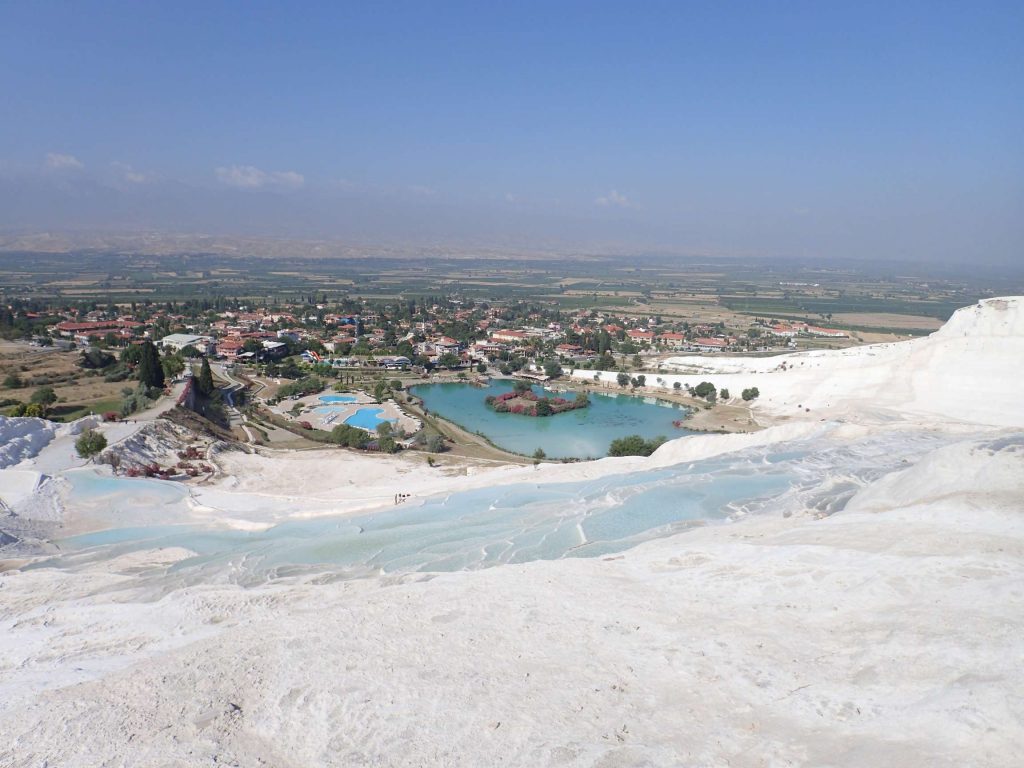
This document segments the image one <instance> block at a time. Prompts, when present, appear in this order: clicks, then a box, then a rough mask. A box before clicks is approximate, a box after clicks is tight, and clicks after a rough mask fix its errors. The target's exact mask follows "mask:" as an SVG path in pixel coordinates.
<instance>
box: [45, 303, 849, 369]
mask: <svg viewBox="0 0 1024 768" xmlns="http://www.w3.org/2000/svg"><path fill="white" fill-rule="evenodd" d="M460 305H461V302H459V301H458V300H454V299H453V300H448V301H447V302H446V305H445V306H443V307H442V306H437V305H434V306H432V307H429V308H428V307H423V306H422V305H421V306H420V307H419V308H418V311H417V312H416V313H415V314H413V313H411V312H409V313H405V314H404V315H399V314H398V313H393V312H392V311H391V310H392V308H390V307H382V308H381V309H380V310H377V309H376V308H373V307H371V305H368V304H367V305H366V306H365V307H364V308H363V310H362V311H360V313H359V314H339V313H334V312H331V311H329V308H328V307H325V306H319V305H318V306H309V305H303V306H301V307H298V308H295V307H293V308H291V310H290V311H271V310H268V309H256V310H236V311H224V312H220V313H218V314H217V315H216V318H215V319H213V320H211V319H209V316H207V317H205V318H203V319H199V318H197V317H191V318H190V317H186V316H184V315H178V314H174V313H173V312H172V311H171V309H170V307H168V309H167V310H166V311H165V310H162V309H161V310H157V311H156V312H154V313H152V314H149V315H145V316H144V317H145V318H146V322H143V321H142V320H140V319H137V318H136V317H131V316H120V317H117V318H114V319H111V318H110V317H108V316H104V313H101V312H94V313H89V314H87V315H86V316H85V317H84V318H75V319H72V318H71V317H69V316H65V317H66V319H63V320H62V321H60V322H58V323H57V324H55V325H53V326H51V328H50V332H51V334H52V335H53V336H55V337H62V338H64V339H70V340H73V341H74V342H76V343H79V344H82V345H86V344H89V343H94V342H95V341H96V339H103V340H105V341H106V342H108V343H110V344H112V345H124V344H127V343H131V342H133V341H138V340H140V339H142V338H147V337H152V338H154V339H156V343H157V344H158V345H159V346H161V347H163V348H164V349H168V350H173V351H183V350H188V349H189V348H191V349H192V350H194V351H195V353H198V354H203V355H209V356H213V357H218V358H221V359H224V360H227V361H236V360H238V361H245V360H251V361H252V360H258V361H263V362H270V361H274V360H277V359H280V358H283V357H286V356H288V355H289V354H292V353H301V355H302V358H303V359H304V360H305V361H306V362H308V363H315V364H327V365H330V366H332V367H336V368H345V367H357V366H364V365H366V364H367V361H368V360H372V364H373V365H376V366H379V367H382V368H386V369H394V370H397V369H403V368H409V367H412V366H415V365H424V366H426V365H443V366H446V367H463V366H469V365H474V364H477V363H480V362H484V361H487V360H495V359H496V358H501V359H508V358H509V357H510V356H514V357H527V358H528V357H533V358H537V359H541V358H550V357H552V356H554V357H556V358H560V359H562V360H563V361H571V362H573V363H575V364H586V363H588V362H589V361H594V360H596V359H597V358H598V357H599V356H600V354H601V353H603V352H607V351H615V352H620V353H627V354H640V353H647V352H698V353H714V352H725V351H755V350H763V349H768V348H769V347H770V346H771V345H773V344H778V343H779V341H778V340H786V343H788V344H789V345H792V344H793V343H795V342H794V341H793V339H794V338H795V337H797V336H800V335H806V336H816V337H824V338H845V337H846V336H847V334H846V333H845V332H844V331H841V330H836V329H832V328H820V327H816V326H812V325H809V324H807V323H803V322H788V323H783V322H774V321H770V320H759V321H757V323H756V324H755V325H754V326H752V328H751V329H748V330H747V331H744V332H737V333H735V334H733V333H729V332H728V331H727V330H726V328H725V327H724V326H723V325H721V324H717V325H711V324H702V323H696V324H691V323H679V322H676V323H662V322H661V320H660V318H655V317H616V316H613V315H609V314H606V313H599V312H594V311H589V310H580V311H578V312H576V313H574V314H571V315H567V314H562V313H557V312H553V311H549V312H542V311H538V310H529V311H519V312H514V311H511V310H510V309H509V308H508V307H507V306H501V305H482V306H472V305H471V306H470V307H464V306H460ZM389 315H390V316H389ZM158 327H159V328H160V329H162V330H163V332H164V333H163V334H161V333H159V332H157V328H158ZM455 328H457V329H459V331H458V333H457V334H453V329H455ZM168 330H173V331H174V332H172V333H167V332H166V331H168ZM449 334H452V335H449ZM454 335H458V336H459V338H454ZM773 339H774V340H775V341H773ZM353 350H355V351H353Z"/></svg>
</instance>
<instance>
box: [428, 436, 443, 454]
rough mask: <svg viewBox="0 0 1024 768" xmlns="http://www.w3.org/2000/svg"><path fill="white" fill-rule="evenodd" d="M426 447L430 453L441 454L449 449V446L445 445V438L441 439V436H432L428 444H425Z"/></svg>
mask: <svg viewBox="0 0 1024 768" xmlns="http://www.w3.org/2000/svg"><path fill="white" fill-rule="evenodd" d="M424 447H426V449H427V450H428V451H429V452H430V453H441V452H442V451H445V450H447V448H448V446H447V445H445V442H444V438H443V437H441V435H431V436H430V437H428V438H427V440H426V442H425V443H424Z"/></svg>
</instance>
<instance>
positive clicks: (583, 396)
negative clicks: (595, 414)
mask: <svg viewBox="0 0 1024 768" xmlns="http://www.w3.org/2000/svg"><path fill="white" fill-rule="evenodd" d="M588 405H590V395H588V394H587V393H586V392H577V393H576V407H577V408H586V407H587V406H588Z"/></svg>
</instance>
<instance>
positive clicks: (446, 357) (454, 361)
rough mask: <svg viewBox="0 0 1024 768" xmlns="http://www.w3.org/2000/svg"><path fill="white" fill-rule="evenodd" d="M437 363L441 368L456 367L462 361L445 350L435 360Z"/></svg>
mask: <svg viewBox="0 0 1024 768" xmlns="http://www.w3.org/2000/svg"><path fill="white" fill-rule="evenodd" d="M437 364H438V365H439V366H441V367H442V368H458V367H459V366H460V365H461V364H462V361H461V360H460V359H459V358H458V356H456V355H453V354H452V353H451V352H445V353H444V354H443V355H441V358H440V359H439V360H438V361H437Z"/></svg>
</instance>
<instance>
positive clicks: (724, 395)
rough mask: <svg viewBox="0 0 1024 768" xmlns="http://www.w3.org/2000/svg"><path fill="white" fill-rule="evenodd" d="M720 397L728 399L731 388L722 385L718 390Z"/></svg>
mask: <svg viewBox="0 0 1024 768" xmlns="http://www.w3.org/2000/svg"><path fill="white" fill-rule="evenodd" d="M718 397H719V398H721V399H722V400H728V399H729V390H728V389H726V388H725V387H722V388H721V389H720V390H718Z"/></svg>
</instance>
